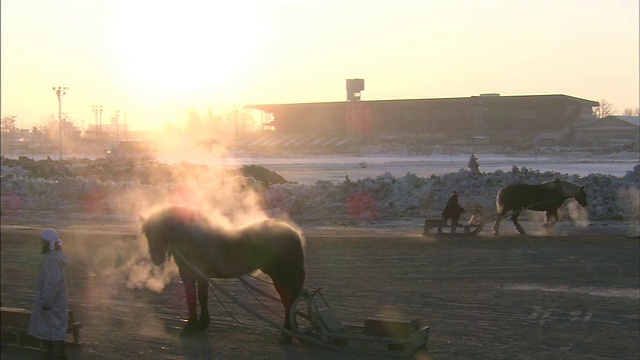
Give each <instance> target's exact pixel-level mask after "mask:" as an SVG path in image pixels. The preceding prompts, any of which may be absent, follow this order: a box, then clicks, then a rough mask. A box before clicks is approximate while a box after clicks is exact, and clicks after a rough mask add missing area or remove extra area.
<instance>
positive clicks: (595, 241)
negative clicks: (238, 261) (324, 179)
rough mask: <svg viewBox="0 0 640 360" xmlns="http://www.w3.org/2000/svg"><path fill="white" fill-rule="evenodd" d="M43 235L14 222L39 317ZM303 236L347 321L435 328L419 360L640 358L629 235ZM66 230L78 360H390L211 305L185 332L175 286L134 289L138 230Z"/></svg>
mask: <svg viewBox="0 0 640 360" xmlns="http://www.w3.org/2000/svg"><path fill="white" fill-rule="evenodd" d="M43 225H45V223H44V221H42V222H39V221H37V220H34V221H31V222H29V223H25V222H16V223H8V222H4V221H3V224H2V234H1V235H2V237H1V245H2V278H1V280H2V281H1V290H2V303H3V305H4V306H14V307H25V308H30V307H31V301H32V298H33V293H34V291H33V290H34V288H35V283H34V281H35V275H36V269H37V266H38V263H39V261H40V258H41V254H39V248H38V246H39V245H38V241H37V234H38V232H39V230H40V229H41V227H42V226H43ZM303 229H304V230H305V233H306V237H307V244H306V255H307V260H306V267H307V283H308V284H309V285H313V286H316V287H323V288H324V290H323V292H324V295H325V297H326V298H327V300H328V301H329V303H330V304H331V305H332V306H333V308H334V310H335V312H336V313H337V315H338V317H339V318H340V319H341V320H342V321H343V322H346V323H355V324H360V323H361V322H362V321H363V319H365V318H367V317H369V316H372V315H375V314H378V313H382V312H384V313H392V314H401V315H403V316H405V317H410V318H419V319H420V321H421V322H422V323H423V324H427V325H429V326H430V327H431V335H430V337H429V342H428V344H427V345H428V347H427V349H426V350H421V351H419V352H418V353H416V354H415V356H414V358H419V359H637V358H638V357H639V356H640V345H639V340H640V339H639V326H640V313H639V308H640V307H639V305H640V303H639V301H640V300H639V290H638V288H639V281H640V265H639V260H638V256H639V241H638V238H637V237H629V236H628V235H626V234H625V233H624V231H616V230H612V229H604V230H603V231H590V229H584V230H579V229H575V230H572V231H569V233H568V234H563V235H557V236H515V235H510V234H507V235H505V236H501V237H495V236H492V235H489V234H488V232H487V231H486V230H485V232H483V233H481V234H480V235H478V236H475V237H461V236H458V237H439V238H425V237H423V236H421V235H420V230H421V229H420V228H419V226H416V227H414V228H413V229H405V228H398V229H395V230H394V229H391V230H389V229H384V228H382V229H381V228H379V227H378V228H377V229H372V228H363V229H354V228H345V227H339V226H338V227H320V226H314V227H308V228H304V226H303ZM601 230H602V229H601ZM59 232H60V234H61V237H62V239H63V240H64V242H65V243H64V247H65V251H66V253H67V256H68V258H69V260H70V263H71V264H70V266H69V269H68V273H67V279H68V283H69V295H70V301H71V303H70V307H71V309H72V310H73V311H74V312H75V314H76V317H77V319H78V320H79V321H81V322H82V323H83V324H84V328H83V329H82V331H81V341H82V343H83V345H82V346H81V347H76V348H71V349H70V350H69V354H70V357H71V358H72V359H92V360H93V359H109V360H110V359H140V360H143V359H154V360H158V359H160V360H162V359H332V360H337V359H371V358H380V359H383V358H387V356H386V355H385V354H381V355H380V356H377V357H375V356H374V357H372V356H371V355H356V354H350V353H343V352H336V351H333V350H326V349H322V348H318V347H314V346H307V345H303V344H300V343H299V342H297V341H294V342H293V343H292V344H291V345H279V344H278V343H277V337H278V332H277V331H276V330H274V329H272V328H269V327H268V326H267V325H265V324H262V323H259V322H258V321H257V320H255V319H253V318H252V317H251V315H249V314H247V313H244V312H243V311H242V310H240V309H238V308H236V307H234V305H232V304H230V303H228V302H226V303H225V308H226V309H227V310H228V311H226V310H225V308H223V307H222V306H221V305H220V304H219V303H218V302H217V301H216V300H215V298H213V297H212V298H211V299H210V308H211V309H212V323H211V326H210V327H209V329H208V330H207V332H206V333H204V334H199V335H197V336H195V337H183V336H180V330H181V327H182V325H183V319H184V318H185V316H186V305H185V302H184V296H183V294H182V285H181V283H180V281H179V279H178V277H177V276H174V277H173V278H172V279H171V281H170V282H169V283H168V284H167V285H166V287H165V288H164V290H163V291H161V292H159V293H158V292H153V291H150V290H146V289H139V290H132V289H129V288H127V287H126V282H127V276H126V275H125V274H124V273H123V272H122V268H123V264H125V263H126V262H127V260H128V258H129V257H130V256H131V254H132V253H133V252H134V251H135V247H136V246H137V242H136V236H137V235H138V233H139V229H138V228H137V227H136V226H135V225H134V224H126V223H115V224H108V225H105V224H102V223H96V222H71V221H70V222H69V223H67V224H62V225H61V227H60V231H59ZM228 286H231V287H232V288H233V286H235V285H234V284H229V285H228ZM238 291H239V290H238ZM239 295H241V294H240V293H239ZM247 301H252V300H250V299H249V300H247ZM231 314H232V315H233V316H231ZM234 318H235V319H234ZM238 321H239V323H238ZM9 340H11V339H7V338H6V337H3V345H2V358H3V359H5V360H6V359H9V360H10V359H25V358H26V359H30V358H34V359H35V358H37V355H38V354H37V353H36V352H35V351H32V350H24V349H16V348H14V347H11V346H9V345H8V342H9Z"/></svg>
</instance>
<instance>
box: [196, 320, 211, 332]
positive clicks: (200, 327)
mask: <svg viewBox="0 0 640 360" xmlns="http://www.w3.org/2000/svg"><path fill="white" fill-rule="evenodd" d="M208 327H209V320H207V321H200V322H198V331H205V330H207V328H208Z"/></svg>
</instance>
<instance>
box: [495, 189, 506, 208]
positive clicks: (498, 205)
mask: <svg viewBox="0 0 640 360" xmlns="http://www.w3.org/2000/svg"><path fill="white" fill-rule="evenodd" d="M506 189H507V188H506V187H503V188H501V189H500V190H498V195H496V212H497V213H498V214H499V215H503V211H504V210H505V206H504V205H505V204H504V192H505V190H506Z"/></svg>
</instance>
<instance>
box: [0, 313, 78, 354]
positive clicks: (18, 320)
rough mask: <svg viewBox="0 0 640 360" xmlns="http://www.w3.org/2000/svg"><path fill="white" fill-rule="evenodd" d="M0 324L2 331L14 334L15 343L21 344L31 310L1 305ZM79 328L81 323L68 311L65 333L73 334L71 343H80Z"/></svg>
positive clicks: (27, 328)
mask: <svg viewBox="0 0 640 360" xmlns="http://www.w3.org/2000/svg"><path fill="white" fill-rule="evenodd" d="M0 315H1V317H0V323H1V324H0V325H1V327H2V332H3V333H5V332H6V333H11V334H14V335H15V336H16V343H17V345H18V346H22V342H21V337H23V336H28V335H27V331H28V330H29V319H31V310H27V309H21V308H14V307H7V306H2V308H1V314H0ZM80 329H82V323H80V322H76V321H75V319H74V317H73V312H72V311H69V312H68V327H67V334H73V343H74V344H79V343H80Z"/></svg>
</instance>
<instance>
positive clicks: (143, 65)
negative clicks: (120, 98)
mask: <svg viewBox="0 0 640 360" xmlns="http://www.w3.org/2000/svg"><path fill="white" fill-rule="evenodd" d="M114 28H115V43H116V48H117V50H118V51H117V54H118V55H117V58H118V59H120V64H119V65H120V66H121V69H120V70H121V71H122V72H123V73H124V75H125V78H126V80H127V82H128V86H132V87H137V88H140V89H141V90H144V91H154V90H153V89H156V88H162V89H168V90H173V91H175V92H182V91H187V92H189V91H195V90H204V91H207V90H214V91H216V90H218V89H222V88H224V87H226V86H229V84H228V83H227V82H228V81H229V80H231V79H232V78H233V77H237V76H238V74H237V73H236V71H237V70H238V69H239V68H240V67H241V65H242V63H243V62H244V59H246V58H247V57H249V56H251V54H252V52H253V51H254V50H255V48H256V46H257V43H258V42H259V41H260V38H261V37H262V36H263V35H264V30H265V25H264V22H263V21H261V18H260V16H259V13H258V8H257V5H256V4H255V3H248V2H247V1H237V2H236V1H223V2H221V1H210V2H203V1H199V2H196V1H183V2H179V3H169V2H154V1H131V2H123V3H122V4H121V6H120V7H119V9H118V16H116V17H115V18H114Z"/></svg>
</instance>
